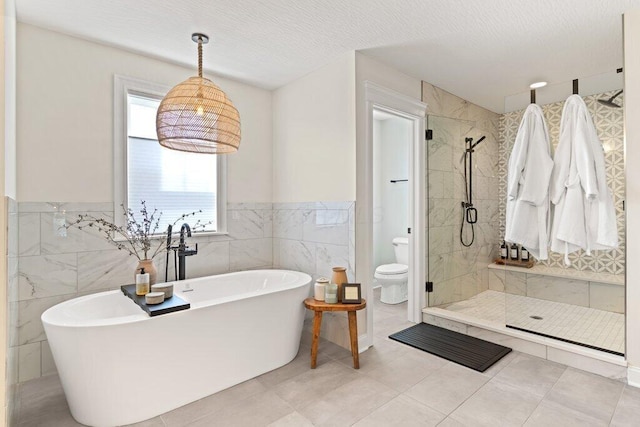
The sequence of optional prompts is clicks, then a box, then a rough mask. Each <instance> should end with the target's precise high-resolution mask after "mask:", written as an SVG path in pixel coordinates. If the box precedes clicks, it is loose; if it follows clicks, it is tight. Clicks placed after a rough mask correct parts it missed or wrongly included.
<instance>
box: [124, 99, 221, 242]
mask: <svg viewBox="0 0 640 427" xmlns="http://www.w3.org/2000/svg"><path fill="white" fill-rule="evenodd" d="M140 99H141V98H140V97H138V96H132V95H129V96H128V100H129V102H128V104H129V105H128V106H129V108H128V115H129V120H128V134H129V137H128V138H127V163H128V164H127V178H128V179H127V193H128V200H127V202H128V206H129V207H130V208H131V209H133V211H134V212H135V213H136V214H137V213H138V211H139V210H140V207H141V205H140V201H141V200H144V201H145V202H146V204H147V209H149V210H150V211H153V209H154V208H156V209H158V211H160V212H162V220H161V222H160V228H159V230H158V231H159V232H164V231H165V230H166V229H167V226H168V225H169V224H172V223H173V222H174V221H175V220H176V219H177V218H179V217H180V215H182V214H185V213H190V212H195V211H198V210H202V213H200V214H198V215H197V216H195V217H190V218H187V219H186V220H185V221H184V222H188V223H189V224H191V225H193V224H194V223H195V222H196V221H197V220H200V221H201V222H209V221H212V224H211V225H209V226H207V228H206V229H205V230H206V231H215V230H216V229H217V197H216V189H217V160H216V155H209V154H207V155H204V154H197V153H186V152H182V151H176V150H170V149H168V148H165V147H162V146H161V145H160V144H158V140H157V139H156V138H157V137H156V135H155V117H156V110H157V108H158V105H159V102H158V101H156V100H152V99H149V100H147V99H144V98H143V101H148V102H146V103H145V102H140ZM151 132H152V133H153V135H150V133H151ZM181 223H182V222H180V223H179V224H178V225H180V224H181Z"/></svg>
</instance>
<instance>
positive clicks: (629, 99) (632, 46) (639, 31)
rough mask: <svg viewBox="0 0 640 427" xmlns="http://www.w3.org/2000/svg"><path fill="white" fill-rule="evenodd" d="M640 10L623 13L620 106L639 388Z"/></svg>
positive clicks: (631, 334) (632, 346)
mask: <svg viewBox="0 0 640 427" xmlns="http://www.w3.org/2000/svg"><path fill="white" fill-rule="evenodd" d="M639 53H640V10H634V11H632V12H627V13H625V14H624V92H625V93H624V108H625V120H624V123H625V125H624V126H625V150H626V153H625V159H626V162H627V164H626V168H625V172H626V175H627V176H626V182H627V199H626V215H627V221H626V223H627V263H626V265H627V281H626V283H627V286H626V291H627V310H626V313H627V351H626V357H627V362H628V363H629V374H628V381H629V384H631V385H635V386H636V387H640V335H638V330H639V329H640V286H639V284H640V265H639V264H638V262H637V260H638V257H640V221H639V220H638V218H640V121H638V117H640V54H639Z"/></svg>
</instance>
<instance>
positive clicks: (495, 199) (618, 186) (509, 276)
mask: <svg viewBox="0 0 640 427" xmlns="http://www.w3.org/2000/svg"><path fill="white" fill-rule="evenodd" d="M441 96H449V97H450V98H451V99H449V98H447V99H445V100H444V101H441V102H442V104H443V105H449V104H447V103H448V102H451V103H452V104H455V103H457V104H456V105H460V104H461V101H460V100H459V98H457V97H454V96H453V95H450V94H446V95H441ZM584 100H585V103H586V105H587V107H588V109H589V111H590V113H591V115H592V117H593V119H594V123H595V125H596V128H597V129H596V130H597V132H598V135H599V136H600V139H601V140H602V142H603V144H604V145H605V146H607V147H608V148H609V150H606V151H605V163H606V174H607V185H608V186H609V188H610V190H611V192H612V195H613V199H614V205H615V208H616V220H617V225H618V240H619V241H620V242H621V244H620V247H619V248H617V249H615V250H607V251H605V250H601V251H593V252H592V254H591V255H586V254H585V253H582V252H577V253H574V254H570V255H569V257H570V261H571V266H570V267H567V266H565V264H564V259H563V255H562V254H556V253H551V254H550V256H549V259H548V260H545V261H539V260H537V261H536V263H535V265H534V266H533V267H532V268H524V267H522V266H520V267H519V266H504V265H498V264H496V263H495V262H494V261H495V260H496V259H498V258H500V252H499V247H500V243H501V241H502V238H503V236H504V231H505V230H504V227H505V218H506V199H507V194H506V179H507V169H506V168H507V165H508V161H509V155H510V153H511V149H512V147H513V144H514V142H515V139H516V135H517V132H518V129H519V124H520V122H521V119H522V115H523V113H524V109H523V110H516V111H510V112H507V113H504V114H495V113H492V112H490V111H487V110H482V109H481V108H480V107H478V106H474V105H472V104H470V103H469V104H467V105H468V106H471V107H470V108H473V110H472V111H473V114H469V112H468V111H465V110H464V109H462V108H461V109H460V110H456V111H453V110H452V111H449V110H446V111H445V110H443V111H441V112H438V111H434V115H430V116H429V117H428V126H429V128H430V129H432V131H433V140H432V141H430V142H429V143H428V144H427V156H428V157H427V161H428V170H427V180H428V187H429V195H428V206H429V226H428V235H429V236H428V242H429V247H428V253H429V257H428V281H429V282H432V285H431V289H433V291H431V292H428V294H427V296H428V304H429V309H427V310H425V315H426V316H427V317H429V316H430V315H431V316H436V317H438V316H441V317H444V318H446V319H448V320H455V321H456V322H466V321H465V320H464V319H467V318H468V319H469V320H468V322H469V323H468V324H472V325H476V326H479V325H482V324H486V325H488V329H489V330H494V331H497V330H500V331H507V334H511V336H519V337H522V336H523V335H522V334H525V332H521V331H526V335H527V336H530V337H531V338H530V339H531V340H532V341H533V342H537V343H540V342H541V341H540V340H541V339H543V340H549V339H552V340H553V342H561V344H562V345H566V344H564V343H572V344H576V345H579V346H581V347H582V348H584V347H588V348H591V349H596V350H600V352H601V353H603V354H604V353H609V354H613V355H617V356H620V355H622V354H623V353H624V346H625V329H624V324H625V299H624V298H625V279H624V272H625V243H624V230H625V217H624V209H623V201H624V194H625V175H624V127H623V109H622V108H608V107H614V106H615V105H623V93H622V92H621V91H620V90H615V91H610V92H606V93H600V94H596V95H589V96H585V97H584ZM612 104H613V105H612ZM563 105H564V103H563V102H562V101H561V102H555V103H551V104H546V105H542V106H541V108H542V110H543V112H544V115H545V118H546V121H547V125H548V127H549V134H550V136H551V143H552V145H554V146H555V145H557V143H558V135H559V131H560V122H561V120H560V119H561V114H562V106H563ZM437 112H438V113H439V114H441V116H436V115H435V113H437ZM469 117H475V118H477V119H474V120H468V118H469ZM481 135H485V137H484V139H483V138H480V136H481ZM472 138H473V139H472ZM481 141H482V144H480V142H481ZM554 151H555V148H554V147H552V153H553V152H554ZM461 157H462V158H461ZM461 200H463V202H462V203H461V202H460V201H461ZM461 206H462V209H461ZM434 313H435V314H434ZM456 324H458V323H456ZM513 334H516V335H513ZM518 334H519V335H518ZM536 340H537V341H536ZM545 342H547V341H545ZM562 342H564V343H562ZM599 354H600V353H599Z"/></svg>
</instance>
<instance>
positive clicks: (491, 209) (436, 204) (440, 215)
mask: <svg viewBox="0 0 640 427" xmlns="http://www.w3.org/2000/svg"><path fill="white" fill-rule="evenodd" d="M422 89H423V93H422V99H423V101H424V102H426V103H427V115H428V118H427V124H428V128H429V129H432V130H433V140H431V141H429V142H428V143H427V150H426V152H427V153H426V154H427V174H426V179H427V182H426V185H427V188H428V192H427V201H426V205H427V206H428V230H427V239H428V245H429V250H428V254H429V255H428V260H427V262H428V264H427V265H428V279H429V280H430V281H432V282H433V284H434V291H433V292H432V293H429V294H428V301H429V305H430V306H435V305H442V304H447V303H451V302H454V301H460V300H464V299H467V298H470V297H472V296H474V295H476V294H478V293H479V292H482V291H483V290H485V289H487V287H488V269H487V266H488V265H489V264H490V263H491V261H492V260H493V258H494V257H495V256H496V255H497V250H498V240H499V233H498V231H499V221H498V206H499V203H498V192H497V191H496V187H497V186H498V151H499V142H498V136H499V132H498V123H499V115H498V114H496V113H493V112H491V111H489V110H486V109H484V108H481V107H479V106H477V105H475V104H472V103H470V102H468V101H465V100H464V99H462V98H459V97H457V96H455V95H452V94H450V93H448V92H446V91H444V90H441V89H439V88H437V87H435V86H433V85H431V84H429V83H426V82H423V84H422ZM483 135H484V136H486V139H485V140H484V141H483V142H482V143H481V144H480V145H478V146H477V147H476V149H475V152H474V153H473V204H474V206H475V207H476V208H477V210H478V222H477V223H476V224H475V225H474V229H475V241H474V243H473V244H472V245H471V246H470V247H465V246H463V245H462V244H461V242H460V223H461V221H462V215H463V211H462V207H461V202H462V201H463V200H464V199H465V179H464V152H465V148H466V147H465V138H466V137H471V138H473V139H474V141H477V140H478V139H479V138H480V137H481V136H483ZM464 237H465V242H469V241H470V239H471V233H470V225H469V224H465V229H464Z"/></svg>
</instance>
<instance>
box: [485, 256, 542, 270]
mask: <svg viewBox="0 0 640 427" xmlns="http://www.w3.org/2000/svg"><path fill="white" fill-rule="evenodd" d="M493 262H494V263H496V264H498V265H508V266H510V267H521V268H531V267H533V266H534V265H536V262H535V261H534V260H532V259H530V260H529V261H520V260H517V259H502V258H498V259H496V260H495V261H493Z"/></svg>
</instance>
